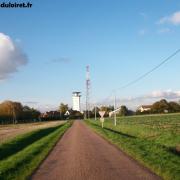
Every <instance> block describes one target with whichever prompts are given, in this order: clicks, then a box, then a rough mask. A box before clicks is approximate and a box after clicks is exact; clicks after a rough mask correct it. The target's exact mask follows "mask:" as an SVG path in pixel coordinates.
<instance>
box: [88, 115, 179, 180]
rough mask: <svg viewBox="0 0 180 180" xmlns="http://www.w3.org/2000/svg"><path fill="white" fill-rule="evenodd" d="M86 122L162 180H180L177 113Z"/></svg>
mask: <svg viewBox="0 0 180 180" xmlns="http://www.w3.org/2000/svg"><path fill="white" fill-rule="evenodd" d="M86 123H87V124H88V125H89V126H90V127H92V128H93V129H94V130H95V131H96V132H97V133H98V134H100V135H101V136H103V137H104V138H106V139H107V140H109V141H110V142H112V143H113V144H116V145H117V146H118V147H119V148H120V149H122V150H123V151H124V152H126V153H127V154H128V155H130V156H131V157H133V158H134V159H136V160H138V161H139V162H140V163H141V164H143V165H144V166H146V167H148V168H149V169H151V170H152V171H153V172H155V173H156V174H158V175H159V176H161V177H163V178H164V179H171V180H179V179H180V114H170V115H152V116H132V117H121V118H118V119H117V126H116V127H115V126H114V125H113V119H106V120H105V123H104V128H103V129H102V128H101V124H100V122H99V121H95V120H87V121H86Z"/></svg>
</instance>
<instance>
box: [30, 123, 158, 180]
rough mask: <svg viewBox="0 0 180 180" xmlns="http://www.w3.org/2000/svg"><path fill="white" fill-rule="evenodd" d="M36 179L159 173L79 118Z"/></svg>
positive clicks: (148, 177)
mask: <svg viewBox="0 0 180 180" xmlns="http://www.w3.org/2000/svg"><path fill="white" fill-rule="evenodd" d="M32 179H33V180H137V179H143V180H156V179H160V178H159V177H158V176H156V175H154V174H153V173H151V172H150V171H149V170H148V169H146V168H144V167H143V166H141V165H139V164H138V163H137V162H136V161H134V160H133V159H131V158H129V157H128V156H126V155H125V154H124V153H122V152H121V151H120V150H118V149H117V148H116V147H115V146H113V145H111V144H109V143H108V142H107V141H106V140H104V139H103V138H101V137H100V136H98V135H97V134H96V133H94V132H93V131H92V130H91V129H90V128H89V127H87V126H86V125H85V123H83V122H82V121H75V122H74V124H73V125H72V127H71V128H70V129H69V130H68V131H67V132H66V133H65V134H64V136H63V137H62V139H61V140H60V141H59V142H58V143H57V145H56V146H55V147H54V149H53V150H52V152H51V153H50V154H49V156H48V157H47V158H46V159H45V161H44V162H43V163H42V164H41V166H40V167H39V169H38V170H37V171H36V172H35V173H34V175H33V176H32Z"/></svg>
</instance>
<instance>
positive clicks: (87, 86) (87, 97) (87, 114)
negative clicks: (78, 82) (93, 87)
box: [85, 65, 90, 119]
mask: <svg viewBox="0 0 180 180" xmlns="http://www.w3.org/2000/svg"><path fill="white" fill-rule="evenodd" d="M89 90H90V74H89V65H88V66H86V112H85V118H87V119H89V118H90V117H89V110H90V104H89Z"/></svg>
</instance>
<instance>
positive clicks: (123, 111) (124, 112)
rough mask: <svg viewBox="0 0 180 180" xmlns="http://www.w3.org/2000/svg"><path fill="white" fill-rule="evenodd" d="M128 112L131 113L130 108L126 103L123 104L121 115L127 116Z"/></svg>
mask: <svg viewBox="0 0 180 180" xmlns="http://www.w3.org/2000/svg"><path fill="white" fill-rule="evenodd" d="M128 113H129V110H128V108H127V107H126V106H124V105H123V106H121V110H120V115H121V116H127V115H128Z"/></svg>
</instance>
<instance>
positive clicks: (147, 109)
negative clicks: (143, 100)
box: [138, 105, 152, 112]
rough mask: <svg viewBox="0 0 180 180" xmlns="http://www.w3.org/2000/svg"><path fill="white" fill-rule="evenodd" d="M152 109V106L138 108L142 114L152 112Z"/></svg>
mask: <svg viewBox="0 0 180 180" xmlns="http://www.w3.org/2000/svg"><path fill="white" fill-rule="evenodd" d="M151 108H152V105H142V106H140V107H139V108H138V110H139V111H140V112H145V111H150V110H151Z"/></svg>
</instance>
